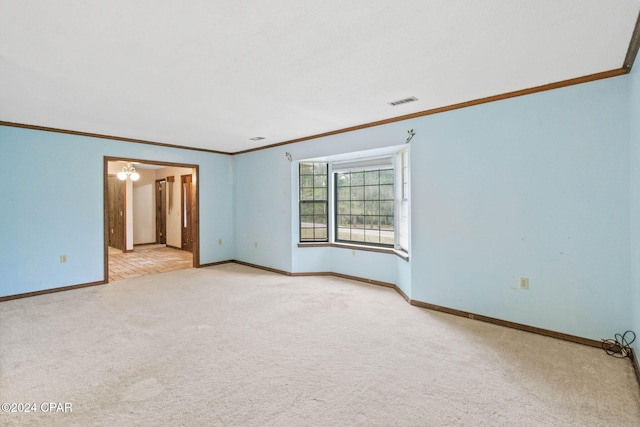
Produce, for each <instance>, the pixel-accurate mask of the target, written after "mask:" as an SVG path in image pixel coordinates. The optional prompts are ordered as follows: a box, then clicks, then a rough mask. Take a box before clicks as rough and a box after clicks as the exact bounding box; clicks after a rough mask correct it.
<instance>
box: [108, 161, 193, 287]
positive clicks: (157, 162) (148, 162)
mask: <svg viewBox="0 0 640 427" xmlns="http://www.w3.org/2000/svg"><path fill="white" fill-rule="evenodd" d="M109 162H132V163H143V164H148V165H158V166H165V167H179V168H191V169H193V173H192V176H193V183H192V185H195V187H196V189H195V198H196V200H195V205H196V207H195V212H194V229H193V252H192V253H191V254H192V256H193V260H192V265H193V267H194V268H200V185H199V179H198V177H199V176H200V165H197V164H188V163H174V162H163V161H159V160H148V159H132V158H129V157H111V156H104V158H103V172H102V177H103V195H102V203H103V214H102V215H103V218H102V221H103V223H104V234H103V239H104V244H103V246H104V258H103V262H104V283H109V206H108V199H109V193H108V175H109ZM125 203H126V200H125ZM125 236H126V224H125Z"/></svg>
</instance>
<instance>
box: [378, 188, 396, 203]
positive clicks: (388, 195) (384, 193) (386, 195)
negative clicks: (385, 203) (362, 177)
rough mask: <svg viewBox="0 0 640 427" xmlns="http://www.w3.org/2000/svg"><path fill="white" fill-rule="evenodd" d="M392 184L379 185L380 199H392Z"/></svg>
mask: <svg viewBox="0 0 640 427" xmlns="http://www.w3.org/2000/svg"><path fill="white" fill-rule="evenodd" d="M393 199H394V197H393V185H381V186H380V200H393Z"/></svg>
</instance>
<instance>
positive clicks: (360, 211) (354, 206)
mask: <svg viewBox="0 0 640 427" xmlns="http://www.w3.org/2000/svg"><path fill="white" fill-rule="evenodd" d="M351 215H364V202H360V201H355V202H351Z"/></svg>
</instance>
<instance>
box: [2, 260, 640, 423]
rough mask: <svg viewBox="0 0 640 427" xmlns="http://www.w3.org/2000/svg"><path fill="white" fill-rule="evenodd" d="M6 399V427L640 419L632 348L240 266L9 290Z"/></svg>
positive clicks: (334, 281) (354, 285)
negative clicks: (42, 290)
mask: <svg viewBox="0 0 640 427" xmlns="http://www.w3.org/2000/svg"><path fill="white" fill-rule="evenodd" d="M0 402H2V403H11V402H14V403H22V404H25V403H28V404H29V405H31V403H34V404H35V405H34V406H35V408H36V410H35V412H30V413H24V412H23V413H12V412H0V425H3V426H13V425H21V426H34V425H47V426H49V425H52V426H128V425H144V426H165V425H166V426H179V425H183V426H477V425H482V426H571V425H575V426H602V425H617V426H638V425H639V423H640V388H639V387H638V384H637V381H636V378H635V375H634V372H633V368H632V365H631V363H630V361H629V360H628V359H615V358H612V357H609V356H607V355H605V354H604V352H603V351H601V350H599V349H596V348H591V347H586V346H582V345H578V344H573V343H568V342H564V341H560V340H556V339H552V338H547V337H542V336H538V335H535V334H530V333H526V332H521V331H516V330H511V329H508V328H504V327H500V326H495V325H490V324H486V323H482V322H478V321H473V320H469V319H464V318H459V317H455V316H450V315H447V314H443V313H437V312H431V311H428V310H425V309H421V308H418V307H413V306H411V305H409V304H407V303H406V302H405V301H404V300H403V299H402V298H401V297H400V296H399V295H398V294H396V293H395V292H394V291H393V290H390V289H387V288H382V287H376V286H373V285H366V284H362V283H359V282H353V281H349V280H343V279H338V278H332V277H287V276H282V275H277V274H273V273H268V272H264V271H261V270H256V269H252V268H249V267H245V266H240V265H236V264H225V265H221V266H217V267H210V268H203V269H187V270H182V271H176V272H169V273H162V274H158V275H153V276H144V277H137V278H132V279H127V280H122V281H118V282H113V283H110V284H108V285H104V286H96V287H91V288H83V289H78V290H73V291H68V292H61V293H55V294H48V295H42V296H37V297H32V298H26V299H20V300H13V301H7V302H3V303H0ZM50 403H54V404H62V405H55V406H54V407H53V408H54V409H58V410H60V412H54V411H52V409H51V408H52V406H51V405H50ZM43 404H44V405H43ZM64 404H68V406H67V407H69V406H70V408H71V410H72V412H68V411H67V412H64V411H63V409H64V408H65V406H64ZM34 406H30V408H33V407H34ZM16 407H17V406H16ZM5 408H6V407H5V406H4V405H3V409H5ZM43 408H44V410H43ZM23 409H24V405H23Z"/></svg>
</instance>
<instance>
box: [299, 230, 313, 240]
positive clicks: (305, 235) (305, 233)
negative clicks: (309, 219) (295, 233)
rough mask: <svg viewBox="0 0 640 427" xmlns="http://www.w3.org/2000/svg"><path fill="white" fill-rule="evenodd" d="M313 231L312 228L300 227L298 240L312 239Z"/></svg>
mask: <svg viewBox="0 0 640 427" xmlns="http://www.w3.org/2000/svg"><path fill="white" fill-rule="evenodd" d="M313 238H314V232H313V228H302V229H300V240H313Z"/></svg>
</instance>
